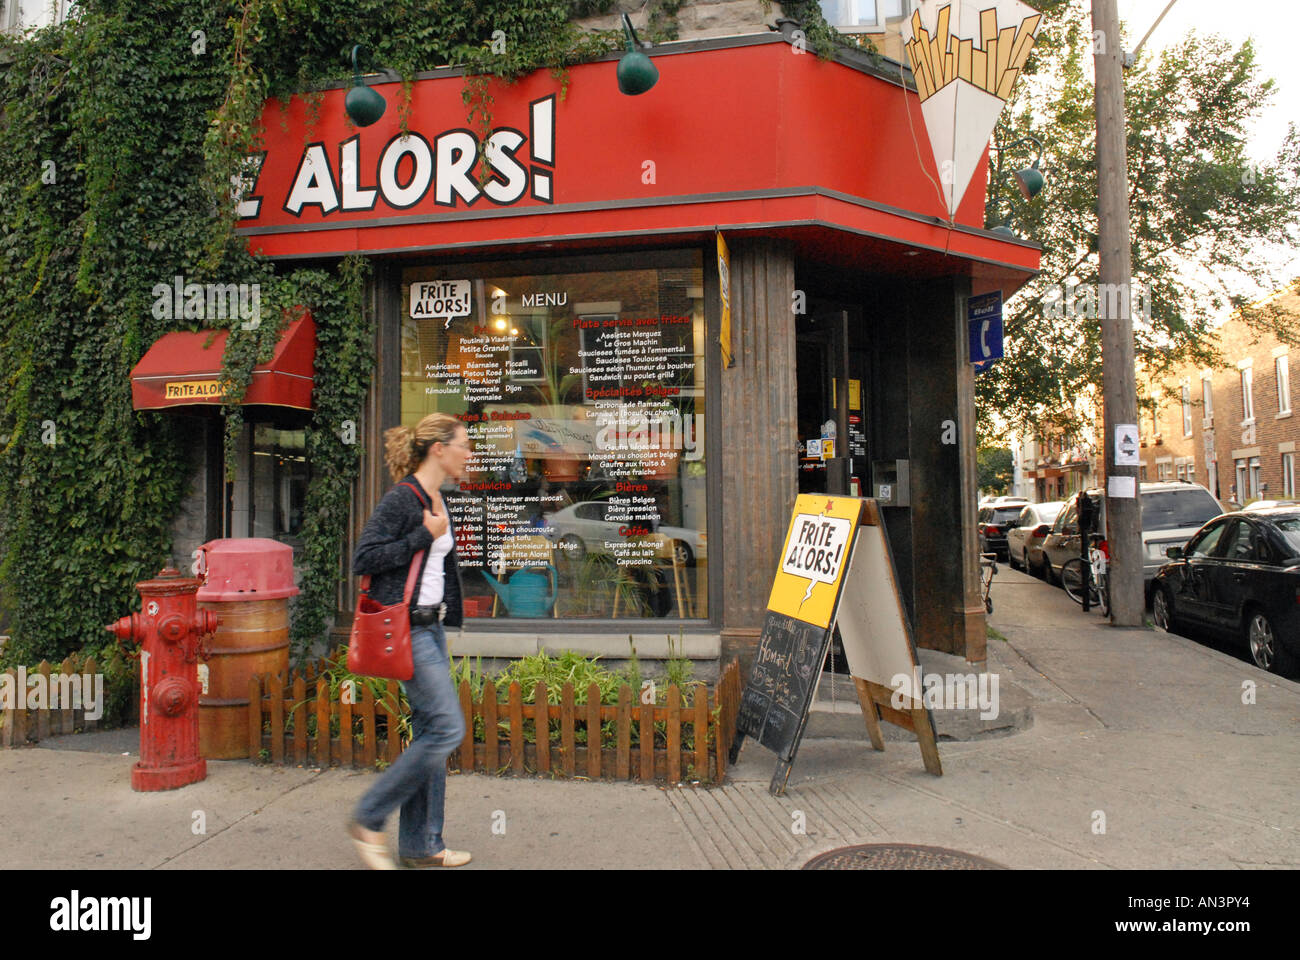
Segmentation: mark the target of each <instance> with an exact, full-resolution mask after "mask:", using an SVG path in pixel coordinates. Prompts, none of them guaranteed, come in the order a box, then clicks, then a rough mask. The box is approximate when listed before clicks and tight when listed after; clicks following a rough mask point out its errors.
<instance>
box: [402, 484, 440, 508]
mask: <svg viewBox="0 0 1300 960" xmlns="http://www.w3.org/2000/svg"><path fill="white" fill-rule="evenodd" d="M398 486H399V487H410V488H411V489H412V490H413V491H415V499H417V500H419V501H420V506H422V507H423V506H424V505H425V504H424V497H422V496H420V488H419V487H417V486H416V485H415V484H413V483H407V482H406V481H405V480H403V481H402V482H401V483H399V484H398ZM428 509H430V510H432V509H433V501H432V500H430V501H429V505H428Z"/></svg>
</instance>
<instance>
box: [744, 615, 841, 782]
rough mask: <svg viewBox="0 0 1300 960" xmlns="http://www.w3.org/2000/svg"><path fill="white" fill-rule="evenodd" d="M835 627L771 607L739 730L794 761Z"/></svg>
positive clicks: (766, 618) (779, 754)
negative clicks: (793, 615)
mask: <svg viewBox="0 0 1300 960" xmlns="http://www.w3.org/2000/svg"><path fill="white" fill-rule="evenodd" d="M829 641H830V631H829V630H827V629H826V628H825V627H821V626H818V625H816V624H812V623H805V622H804V621H802V620H797V619H795V618H794V617H788V616H785V615H784V614H780V613H774V612H773V611H771V610H769V611H767V615H766V616H765V617H764V618H763V635H762V637H761V638H760V640H759V645H758V653H757V654H756V655H755V657H754V667H753V672H752V674H751V675H750V679H749V684H748V685H747V686H746V687H745V692H744V694H743V695H742V696H741V700H740V712H739V714H738V715H737V718H736V729H737V730H738V731H739V732H740V733H742V734H746V735H748V736H751V737H753V738H754V739H755V740H757V741H758V742H759V743H761V744H762V745H763V746H765V747H767V749H769V750H771V751H772V752H773V753H775V754H776V755H777V756H778V757H780V758H781V759H782V760H785V761H787V762H788V761H791V760H793V759H794V754H795V751H796V750H797V749H798V748H799V739H800V735H801V734H802V732H803V723H804V718H805V717H807V715H808V708H809V706H810V705H811V704H812V698H813V694H814V692H815V691H816V689H817V680H818V678H819V677H820V675H821V666H822V663H823V661H825V659H826V646H827V644H828V643H829Z"/></svg>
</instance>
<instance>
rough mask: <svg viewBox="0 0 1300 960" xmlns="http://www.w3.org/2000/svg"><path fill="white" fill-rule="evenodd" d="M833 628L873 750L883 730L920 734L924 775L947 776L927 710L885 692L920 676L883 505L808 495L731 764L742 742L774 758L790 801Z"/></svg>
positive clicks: (777, 586)
mask: <svg viewBox="0 0 1300 960" xmlns="http://www.w3.org/2000/svg"><path fill="white" fill-rule="evenodd" d="M844 598H847V600H846V602H844V603H841V600H842V599H844ZM836 629H838V630H839V631H840V636H841V637H842V638H843V642H844V653H845V657H846V659H847V660H848V664H849V672H850V674H851V675H852V677H853V684H854V687H855V688H856V689H857V692H858V703H859V704H860V705H861V707H862V717H863V720H864V721H865V722H866V725H867V734H868V735H869V736H870V738H871V745H872V747H874V748H875V749H876V750H883V749H885V741H884V737H883V736H882V733H881V728H880V724H881V721H886V722H889V723H892V724H896V725H898V726H900V727H903V728H904V729H906V730H910V731H912V732H913V733H915V734H916V739H917V742H918V743H919V745H920V747H921V758H922V760H923V761H924V762H925V769H926V770H927V771H929V772H930V773H932V774H934V775H935V776H940V775H942V773H943V767H942V765H941V764H940V763H939V749H938V744H937V743H936V742H935V735H934V718H933V717H931V716H930V711H929V708H928V707H926V706H925V704H924V703H923V702H921V701H920V700H919V699H917V698H916V697H914V696H911V697H908V698H906V700H905V701H904V702H903V703H902V704H901V709H900V704H899V703H896V702H895V698H894V691H893V689H892V688H891V686H888V685H887V684H892V683H893V680H894V678H895V677H897V676H900V675H901V676H904V677H911V676H919V668H918V661H917V658H916V646H915V644H914V643H913V641H912V634H911V630H910V628H909V626H908V623H907V611H906V610H905V609H904V607H903V600H902V596H901V595H900V594H899V591H898V574H897V572H896V571H895V569H894V559H893V555H892V554H891V553H890V551H889V543H888V542H887V540H886V539H885V530H884V527H882V526H881V524H880V511H879V509H878V507H877V504H876V502H875V501H874V500H863V499H859V498H856V497H827V496H820V495H819V496H813V495H811V494H804V495H802V496H800V497H799V498H798V499H796V500H795V505H794V511H793V513H792V514H791V516H790V527H789V529H788V530H787V531H786V535H785V545H784V546H783V547H782V549H781V564H780V566H779V567H778V568H777V571H776V575H775V576H774V577H773V580H772V593H771V595H770V596H769V597H768V601H767V613H766V615H765V616H764V618H763V632H762V635H761V636H760V638H759V644H758V653H757V655H756V656H755V658H754V666H753V669H752V671H751V672H750V677H749V683H748V684H747V685H746V687H745V690H744V693H742V694H741V700H740V709H739V711H738V712H737V714H736V738H735V740H733V741H732V744H731V757H730V760H731V762H732V763H735V762H736V760H737V758H738V757H739V756H740V749H741V746H742V744H744V742H745V738H746V737H753V738H754V739H755V740H757V741H758V742H759V743H760V744H762V745H763V746H764V747H766V748H767V749H769V750H771V751H772V752H773V753H775V754H776V756H777V764H776V770H775V771H774V772H773V774H772V783H771V785H770V786H769V787H768V790H769V791H771V793H773V794H774V795H777V796H779V795H781V794H782V793H783V792H785V784H786V780H787V779H788V778H789V776H790V768H791V766H792V764H793V763H794V755H795V752H796V751H798V749H799V741H800V740H801V739H802V738H803V731H804V726H805V725H806V724H807V722H808V711H809V709H810V708H811V707H812V700H813V696H814V695H815V694H816V692H817V682H818V680H820V679H821V668H822V663H823V662H824V661H825V659H826V648H827V647H828V646H829V644H830V638H831V634H832V631H834V630H836ZM918 682H919V681H918Z"/></svg>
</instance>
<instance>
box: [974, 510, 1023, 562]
mask: <svg viewBox="0 0 1300 960" xmlns="http://www.w3.org/2000/svg"><path fill="white" fill-rule="evenodd" d="M1024 509H1025V501H1024V500H1021V501H1019V502H1018V503H1005V504H998V505H996V506H995V505H989V506H987V507H980V509H979V513H978V514H976V520H975V524H976V530H977V531H978V532H979V542H980V553H996V554H997V555H998V559H999V560H1003V561H1005V560H1008V559H1009V558H1010V554H1009V553H1008V552H1007V530H1008V528H1010V527H1014V526H1015V525H1016V524H1017V523H1018V522H1019V520H1020V513H1021V511H1022V510H1024Z"/></svg>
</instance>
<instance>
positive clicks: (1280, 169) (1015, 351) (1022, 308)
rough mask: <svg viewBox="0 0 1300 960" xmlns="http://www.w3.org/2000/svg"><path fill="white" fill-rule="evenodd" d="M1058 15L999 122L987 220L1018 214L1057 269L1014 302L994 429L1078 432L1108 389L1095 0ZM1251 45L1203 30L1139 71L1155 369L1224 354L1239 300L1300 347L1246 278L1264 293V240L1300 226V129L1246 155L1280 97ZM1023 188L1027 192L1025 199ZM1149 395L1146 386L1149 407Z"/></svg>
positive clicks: (987, 403)
mask: <svg viewBox="0 0 1300 960" xmlns="http://www.w3.org/2000/svg"><path fill="white" fill-rule="evenodd" d="M1035 6H1037V7H1038V8H1040V9H1041V10H1042V11H1043V12H1044V15H1045V17H1046V24H1045V26H1044V27H1043V31H1042V33H1040V35H1039V42H1038V44H1037V46H1036V47H1035V55H1034V57H1031V59H1030V63H1031V64H1032V65H1033V69H1032V71H1027V73H1029V74H1030V75H1029V76H1027V77H1026V78H1025V82H1023V83H1022V84H1020V86H1019V89H1018V90H1017V92H1016V95H1015V98H1014V99H1013V101H1012V103H1010V104H1009V105H1008V108H1007V109H1006V110H1005V111H1004V113H1003V115H1002V118H1001V120H1000V121H999V123H998V126H997V128H996V129H995V131H994V136H993V140H994V146H995V148H997V147H1001V146H1002V145H1008V149H1005V150H1001V149H995V150H994V152H993V153H992V154H991V164H990V178H989V179H990V183H989V194H988V206H987V213H986V218H987V224H988V225H989V226H994V225H997V224H999V223H1002V222H1004V221H1005V220H1006V219H1007V218H1008V216H1009V217H1010V225H1011V226H1012V227H1013V229H1015V230H1016V232H1017V233H1018V234H1020V235H1021V236H1023V237H1025V238H1027V239H1029V240H1032V241H1035V242H1037V243H1039V244H1041V245H1042V248H1043V253H1042V272H1041V273H1040V275H1039V276H1038V277H1036V278H1035V279H1034V280H1032V281H1031V282H1030V283H1029V284H1027V285H1026V286H1025V287H1024V288H1023V289H1022V290H1021V292H1020V293H1019V294H1017V296H1016V297H1014V298H1013V299H1012V300H1011V301H1010V302H1009V303H1008V305H1007V307H1008V309H1007V311H1006V314H1005V317H1004V329H1005V338H1006V339H1005V351H1006V357H1005V359H1004V360H1002V361H1001V362H999V363H996V364H994V365H993V368H992V369H991V370H990V371H989V372H988V373H985V374H983V375H981V376H980V377H979V378H978V379H977V381H976V388H977V406H978V409H979V415H980V432H981V435H982V436H993V435H995V434H996V433H997V432H998V431H997V430H996V429H995V428H994V426H993V423H992V414H993V412H994V411H996V412H997V413H998V414H999V416H1000V419H1001V420H1002V421H1004V422H1005V424H1006V425H1007V426H1008V427H1013V426H1016V425H1028V424H1034V425H1038V426H1043V425H1045V424H1051V425H1053V426H1056V427H1059V428H1061V429H1064V430H1066V431H1071V432H1073V430H1075V429H1077V427H1078V425H1079V424H1078V421H1079V419H1080V417H1081V414H1080V412H1079V411H1078V410H1077V409H1076V404H1075V400H1076V399H1077V398H1079V397H1081V396H1085V395H1087V394H1089V393H1090V392H1092V391H1093V390H1094V389H1096V390H1099V388H1100V384H1101V324H1100V321H1099V320H1098V319H1097V318H1098V317H1099V316H1101V315H1102V311H1103V309H1104V307H1105V303H1104V301H1105V300H1106V298H1107V297H1108V296H1118V295H1121V293H1122V292H1120V291H1106V290H1099V289H1098V258H1097V211H1096V184H1097V171H1096V151H1095V144H1094V140H1095V134H1096V123H1095V118H1094V111H1093V89H1092V87H1093V81H1092V72H1091V70H1092V44H1093V42H1094V40H1093V36H1092V33H1091V32H1090V19H1089V16H1088V9H1087V3H1086V2H1084V0H1042V2H1039V3H1036V4H1035ZM1273 89H1274V84H1273V82H1272V81H1271V80H1265V79H1262V78H1261V77H1260V75H1259V67H1258V65H1257V64H1256V62H1255V52H1254V48H1253V46H1252V44H1251V43H1249V42H1247V43H1244V44H1243V45H1242V46H1241V47H1240V48H1237V49H1233V48H1232V47H1231V45H1230V44H1228V43H1227V42H1226V41H1225V40H1223V39H1221V38H1218V37H1202V36H1198V35H1196V34H1194V33H1192V34H1189V35H1188V36H1187V37H1185V38H1184V39H1183V40H1182V41H1181V42H1179V43H1178V44H1177V45H1176V46H1173V47H1171V48H1169V49H1167V50H1165V51H1164V52H1163V53H1161V54H1160V55H1159V56H1158V57H1151V56H1148V55H1143V57H1142V58H1141V59H1140V60H1139V62H1138V63H1137V64H1136V65H1135V66H1134V67H1133V68H1131V69H1130V70H1128V71H1127V72H1126V74H1125V104H1126V113H1127V126H1128V172H1129V183H1130V216H1131V230H1132V256H1133V284H1132V287H1131V296H1130V302H1131V308H1132V315H1133V317H1134V337H1135V341H1136V344H1135V346H1136V357H1137V360H1138V362H1139V364H1142V365H1145V367H1146V368H1147V369H1148V370H1150V371H1151V372H1152V373H1153V374H1154V377H1153V379H1158V378H1159V376H1160V375H1161V374H1162V373H1163V372H1165V371H1167V370H1169V369H1170V368H1172V367H1174V366H1178V365H1181V364H1183V363H1187V362H1196V363H1200V364H1205V365H1210V364H1213V363H1214V362H1216V361H1217V360H1218V357H1217V356H1216V352H1215V350H1214V348H1213V347H1212V346H1211V345H1210V343H1209V342H1208V341H1207V334H1208V332H1209V329H1210V324H1211V322H1212V320H1213V319H1214V318H1215V316H1216V315H1217V314H1218V313H1220V312H1221V311H1222V309H1223V308H1224V306H1225V305H1229V304H1230V305H1231V306H1232V307H1234V308H1237V309H1240V310H1242V315H1243V317H1245V318H1246V320H1247V322H1249V323H1253V324H1254V325H1256V326H1257V327H1259V328H1262V329H1265V328H1266V329H1268V330H1270V331H1271V332H1273V333H1275V334H1277V335H1278V336H1279V337H1280V338H1281V339H1283V340H1284V341H1288V342H1292V343H1298V344H1300V330H1297V329H1296V327H1295V325H1294V322H1293V321H1292V322H1288V321H1287V319H1286V318H1285V317H1284V316H1282V315H1279V314H1276V313H1273V312H1269V311H1268V310H1267V309H1266V308H1265V309H1249V308H1247V300H1248V299H1250V298H1249V297H1247V296H1245V295H1243V294H1242V293H1241V291H1240V288H1241V287H1242V286H1245V285H1248V284H1245V283H1243V278H1244V280H1245V281H1248V282H1249V283H1250V284H1254V285H1256V286H1257V287H1258V288H1259V289H1265V290H1266V289H1269V288H1276V287H1279V286H1282V285H1284V284H1285V283H1286V282H1287V281H1288V280H1289V279H1290V278H1284V277H1278V276H1275V275H1274V273H1273V271H1271V270H1270V269H1269V268H1268V267H1267V266H1266V265H1265V264H1263V263H1261V262H1260V259H1259V258H1258V257H1256V256H1253V255H1252V254H1253V251H1254V250H1255V249H1256V248H1257V247H1259V246H1261V245H1264V244H1269V243H1276V244H1294V243H1295V242H1296V240H1297V238H1298V237H1300V136H1298V135H1297V132H1296V129H1295V126H1294V124H1293V125H1292V127H1291V129H1290V133H1289V135H1288V137H1287V139H1286V141H1285V142H1284V144H1283V146H1282V148H1281V149H1280V150H1279V151H1278V154H1277V156H1276V157H1275V158H1274V159H1273V161H1272V162H1270V163H1268V164H1264V165H1262V166H1260V167H1256V166H1254V165H1253V164H1251V163H1250V162H1249V159H1248V157H1247V154H1246V141H1245V133H1246V125H1247V123H1248V122H1249V120H1250V119H1251V118H1252V117H1254V116H1255V115H1257V114H1258V113H1260V112H1261V111H1262V110H1263V109H1264V108H1265V106H1266V105H1267V104H1268V103H1269V101H1270V99H1271V97H1272V94H1273ZM1026 135H1032V136H1036V137H1038V138H1039V139H1040V140H1042V141H1043V146H1044V152H1043V164H1042V165H1043V167H1044V168H1045V170H1044V172H1045V174H1046V176H1047V185H1046V187H1045V188H1044V190H1043V192H1042V193H1041V194H1039V196H1038V197H1037V199H1036V200H1035V201H1034V202H1033V203H1028V202H1025V201H1023V200H1021V199H1020V198H1019V196H1018V195H1017V194H1016V191H1015V188H1014V186H1013V179H1012V177H1011V175H1010V174H1011V172H1012V171H1014V170H1016V169H1018V168H1020V167H1024V166H1028V165H1029V161H1030V159H1032V157H1033V149H1034V148H1033V147H1032V145H1030V144H1021V145H1019V146H1015V147H1012V146H1010V145H1011V144H1013V143H1014V142H1015V141H1016V140H1018V139H1020V138H1021V137H1024V136H1026ZM1013 197H1014V199H1013ZM1142 400H1143V398H1142V397H1141V396H1139V402H1142Z"/></svg>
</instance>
